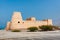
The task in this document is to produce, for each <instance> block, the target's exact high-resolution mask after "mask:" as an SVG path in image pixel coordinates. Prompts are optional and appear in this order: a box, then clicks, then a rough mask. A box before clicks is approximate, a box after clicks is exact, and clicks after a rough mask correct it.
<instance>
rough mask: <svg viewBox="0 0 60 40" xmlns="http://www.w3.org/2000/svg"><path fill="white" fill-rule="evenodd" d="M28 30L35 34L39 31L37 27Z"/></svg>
mask: <svg viewBox="0 0 60 40" xmlns="http://www.w3.org/2000/svg"><path fill="white" fill-rule="evenodd" d="M28 30H29V31H30V32H34V31H36V30H38V28H37V27H29V28H28Z"/></svg>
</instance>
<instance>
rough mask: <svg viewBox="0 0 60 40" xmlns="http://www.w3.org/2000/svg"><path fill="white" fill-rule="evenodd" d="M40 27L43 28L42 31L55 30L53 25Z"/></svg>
mask: <svg viewBox="0 0 60 40" xmlns="http://www.w3.org/2000/svg"><path fill="white" fill-rule="evenodd" d="M39 28H40V29H41V30H42V31H51V30H53V27H52V26H50V25H49V26H48V25H43V26H39Z"/></svg>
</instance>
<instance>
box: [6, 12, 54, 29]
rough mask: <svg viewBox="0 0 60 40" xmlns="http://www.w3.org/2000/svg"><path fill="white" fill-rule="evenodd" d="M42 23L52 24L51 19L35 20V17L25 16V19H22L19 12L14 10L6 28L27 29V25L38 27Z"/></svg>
mask: <svg viewBox="0 0 60 40" xmlns="http://www.w3.org/2000/svg"><path fill="white" fill-rule="evenodd" d="M42 25H53V24H52V20H51V19H47V20H41V21H39V20H36V18H35V17H31V18H27V19H26V20H23V19H22V15H21V12H14V13H13V16H12V19H11V21H10V22H7V26H6V30H13V29H27V28H28V27H32V26H35V27H38V26H42Z"/></svg>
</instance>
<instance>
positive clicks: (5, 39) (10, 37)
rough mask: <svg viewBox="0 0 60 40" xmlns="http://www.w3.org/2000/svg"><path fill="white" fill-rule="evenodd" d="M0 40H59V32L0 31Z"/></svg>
mask: <svg viewBox="0 0 60 40" xmlns="http://www.w3.org/2000/svg"><path fill="white" fill-rule="evenodd" d="M0 40H60V31H47V32H10V31H5V30H0Z"/></svg>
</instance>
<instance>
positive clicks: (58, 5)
mask: <svg viewBox="0 0 60 40" xmlns="http://www.w3.org/2000/svg"><path fill="white" fill-rule="evenodd" d="M15 11H17V12H22V17H23V19H26V18H28V17H31V16H34V17H36V18H37V20H43V19H52V20H53V24H54V25H59V23H60V22H59V20H60V0H0V27H5V26H6V23H7V22H8V21H10V20H11V17H12V14H13V12H15Z"/></svg>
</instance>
